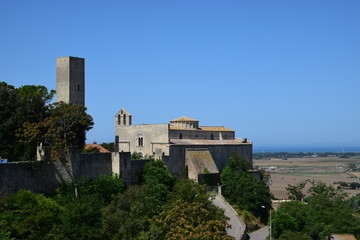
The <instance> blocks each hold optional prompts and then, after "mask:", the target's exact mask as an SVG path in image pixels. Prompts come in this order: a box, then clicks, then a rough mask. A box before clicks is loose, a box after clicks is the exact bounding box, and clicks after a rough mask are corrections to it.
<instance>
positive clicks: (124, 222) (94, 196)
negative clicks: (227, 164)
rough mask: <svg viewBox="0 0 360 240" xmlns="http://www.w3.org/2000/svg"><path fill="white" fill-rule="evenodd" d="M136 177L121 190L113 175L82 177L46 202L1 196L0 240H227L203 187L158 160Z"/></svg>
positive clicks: (222, 222)
mask: <svg viewBox="0 0 360 240" xmlns="http://www.w3.org/2000/svg"><path fill="white" fill-rule="evenodd" d="M142 179H143V184H141V185H138V186H131V187H129V188H127V189H126V187H125V184H124V181H123V180H122V179H121V178H120V177H119V176H100V177H97V178H92V179H90V178H82V179H80V180H79V181H77V182H64V183H63V184H62V185H61V186H60V187H59V188H58V189H57V191H56V194H55V195H54V196H52V197H51V198H49V197H45V196H43V195H41V194H35V193H32V192H30V191H26V190H23V191H20V192H18V193H16V194H14V195H10V196H8V197H5V198H4V199H2V200H1V201H0V238H1V239H5V240H10V239H56V240H60V239H69V240H70V239H83V240H85V239H90V240H98V239H139V240H145V239H154V240H155V239H159V240H161V239H232V237H230V236H227V235H226V227H227V226H228V225H227V223H226V220H227V219H226V218H225V216H224V214H223V211H221V210H220V209H219V208H217V207H215V206H214V205H213V204H212V203H211V200H210V195H209V193H208V192H207V190H206V186H204V185H199V184H197V183H195V182H193V181H191V180H189V179H186V180H180V181H179V180H176V179H175V178H174V177H173V176H172V175H171V174H170V173H169V172H168V169H167V168H166V166H165V165H164V163H163V162H162V161H152V162H150V163H148V164H147V165H146V166H145V168H144V171H143V175H142ZM170 223H171V224H170Z"/></svg>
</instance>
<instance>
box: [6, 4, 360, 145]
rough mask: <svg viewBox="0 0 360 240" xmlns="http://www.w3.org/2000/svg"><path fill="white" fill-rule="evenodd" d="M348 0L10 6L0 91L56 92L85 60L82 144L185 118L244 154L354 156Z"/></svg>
mask: <svg viewBox="0 0 360 240" xmlns="http://www.w3.org/2000/svg"><path fill="white" fill-rule="evenodd" d="M359 12H360V2H359V1H358V0H346V1H340V0H337V1H334V0H317V1H310V0H302V1H299V0H298V1H289V0H282V1H280V0H272V1H269V0H266V1H265V0H263V1H260V0H252V1H250V0H247V1H242V0H236V1H235V0H234V1H231V0H229V1H218V0H216V1H212V0H207V1H203V0H191V1H190V0H182V1H180V0H173V1H169V0H166V1H156V0H146V1H145V0H144V1H136V0H134V1H80V0H78V1H68V0H63V1H36V0H35V1H25V0H24V1H9V0H4V1H2V2H1V4H0V27H1V35H0V53H1V58H0V66H1V71H0V81H5V82H7V83H9V84H12V85H14V86H16V87H19V86H22V85H26V84H31V85H32V84H34V85H45V86H46V87H47V88H48V89H55V86H56V85H55V59H56V58H57V57H63V56H69V55H71V56H77V57H83V58H85V63H86V106H87V107H88V112H89V113H90V114H91V115H92V116H93V118H94V121H95V126H94V128H93V129H92V130H91V131H90V132H89V133H88V135H87V137H88V142H93V141H97V142H99V143H101V142H110V141H113V140H114V116H115V114H116V113H117V112H118V110H119V109H120V108H126V109H127V110H128V111H129V112H131V113H132V114H133V121H134V123H135V124H140V123H167V122H168V121H169V120H172V119H175V118H177V117H181V116H187V117H191V118H195V119H198V120H200V124H201V125H209V126H217V125H221V126H226V127H228V128H231V129H233V130H235V131H236V135H237V137H241V138H242V137H247V138H248V139H250V140H252V141H254V146H299V145H303V146H310V145H316V146H359V147H360V128H359V123H360V111H359V110H360V109H359V103H360V94H359V90H360V44H359V43H360V27H359V26H360V14H359Z"/></svg>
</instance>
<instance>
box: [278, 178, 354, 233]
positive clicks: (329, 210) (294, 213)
mask: <svg viewBox="0 0 360 240" xmlns="http://www.w3.org/2000/svg"><path fill="white" fill-rule="evenodd" d="M306 183H310V184H311V186H310V188H309V189H308V194H309V197H307V198H305V202H300V201H295V202H289V203H282V204H281V205H280V207H279V208H278V210H277V211H276V212H275V213H274V215H273V221H272V227H273V237H275V238H280V237H281V238H285V237H284V235H285V236H288V235H289V234H290V233H288V232H287V231H291V232H300V233H301V234H303V235H304V237H306V236H305V234H306V235H307V236H309V237H310V238H311V239H325V238H327V237H328V235H329V234H331V233H352V234H356V235H359V234H360V218H359V217H358V216H357V215H355V214H354V211H353V210H352V209H351V205H350V204H349V201H344V200H345V197H346V195H345V194H344V193H343V192H342V191H339V190H338V189H335V188H334V187H333V186H331V185H327V184H325V183H323V182H319V181H306V182H305V184H306ZM296 187H298V188H297V189H296V188H288V190H290V191H292V190H294V189H296V191H298V190H299V189H302V188H303V187H304V182H303V183H301V184H298V185H297V186H296ZM300 192H301V191H300ZM350 202H351V201H350Z"/></svg>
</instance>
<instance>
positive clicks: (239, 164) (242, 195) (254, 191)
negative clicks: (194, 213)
mask: <svg viewBox="0 0 360 240" xmlns="http://www.w3.org/2000/svg"><path fill="white" fill-rule="evenodd" d="M249 167H250V164H248V163H247V162H246V161H245V160H243V159H241V157H240V156H238V155H235V154H232V155H231V157H230V158H229V161H228V164H227V165H226V167H225V168H224V170H223V171H222V173H221V175H220V178H221V182H222V183H223V184H225V189H224V191H223V194H224V196H225V198H226V199H227V200H228V201H229V202H230V203H232V204H235V205H237V206H238V207H239V208H240V209H244V210H248V211H250V212H252V213H254V214H255V216H258V217H261V218H262V220H263V221H266V219H267V215H268V213H267V212H268V210H269V209H270V208H271V197H272V195H271V193H270V190H269V188H268V186H267V185H266V183H265V182H264V181H262V180H259V179H257V178H255V177H254V176H252V174H250V173H248V172H246V170H247V169H249Z"/></svg>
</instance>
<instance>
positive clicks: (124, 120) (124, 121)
mask: <svg viewBox="0 0 360 240" xmlns="http://www.w3.org/2000/svg"><path fill="white" fill-rule="evenodd" d="M123 124H124V125H126V114H124V116H123Z"/></svg>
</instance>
